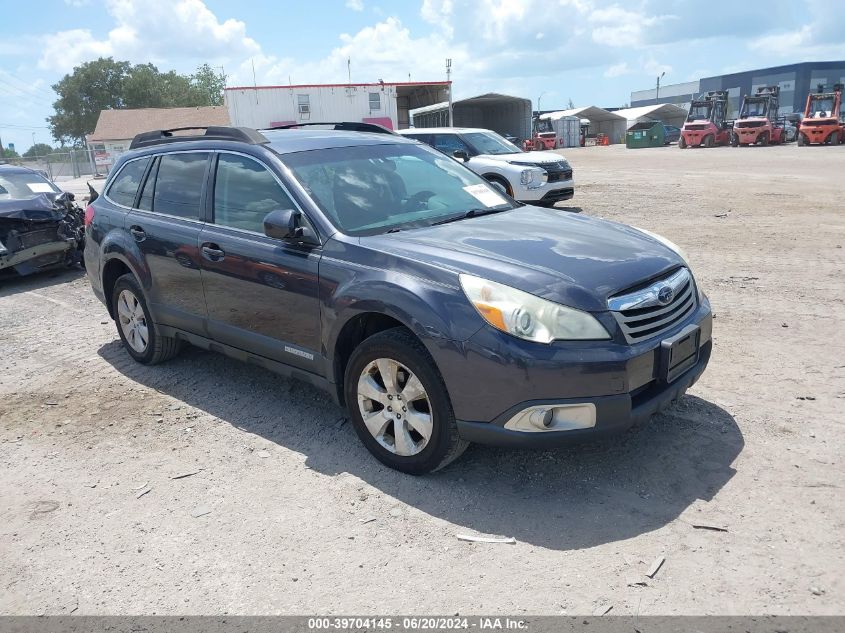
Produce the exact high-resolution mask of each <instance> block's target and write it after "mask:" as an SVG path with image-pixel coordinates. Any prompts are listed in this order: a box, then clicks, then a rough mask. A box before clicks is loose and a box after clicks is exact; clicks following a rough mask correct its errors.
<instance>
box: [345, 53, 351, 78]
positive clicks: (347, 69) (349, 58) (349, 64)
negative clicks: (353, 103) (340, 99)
mask: <svg viewBox="0 0 845 633" xmlns="http://www.w3.org/2000/svg"><path fill="white" fill-rule="evenodd" d="M346 75H347V77H348V79H349V83H350V84H351V83H352V58H351V57H347V58H346Z"/></svg>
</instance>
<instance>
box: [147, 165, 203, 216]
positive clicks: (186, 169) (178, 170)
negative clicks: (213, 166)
mask: <svg viewBox="0 0 845 633" xmlns="http://www.w3.org/2000/svg"><path fill="white" fill-rule="evenodd" d="M207 164H208V153H206V152H191V153H187V154H165V155H163V156H162V157H161V158H160V159H159V163H158V175H157V177H156V179H155V192H154V193H153V208H152V210H153V211H155V212H156V213H165V214H167V215H175V216H176V217H180V218H187V219H191V220H198V219H199V217H200V197H201V195H202V185H203V181H204V179H205V169H206V166H207Z"/></svg>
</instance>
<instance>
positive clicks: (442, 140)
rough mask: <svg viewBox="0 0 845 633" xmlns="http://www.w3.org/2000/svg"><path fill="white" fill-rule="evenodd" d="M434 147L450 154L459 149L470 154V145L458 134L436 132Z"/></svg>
mask: <svg viewBox="0 0 845 633" xmlns="http://www.w3.org/2000/svg"><path fill="white" fill-rule="evenodd" d="M434 149H438V150H440V151H441V152H443V153H444V154H448V155H449V156H451V155H452V154H453V153H454V152H456V151H457V150H461V151H464V152H466V153H467V154H470V151H469V146H468V145H467V144H466V143H464V142H463V141H462V140H461V139H460V138H459V137H458V135H457V134H435V135H434Z"/></svg>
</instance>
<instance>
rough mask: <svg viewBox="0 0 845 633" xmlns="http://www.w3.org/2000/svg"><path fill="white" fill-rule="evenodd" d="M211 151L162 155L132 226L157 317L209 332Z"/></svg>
mask: <svg viewBox="0 0 845 633" xmlns="http://www.w3.org/2000/svg"><path fill="white" fill-rule="evenodd" d="M211 156H212V154H211V152H208V151H205V152H202V151H187V152H172V153H167V154H162V155H161V156H159V157H157V158H156V159H155V160H154V162H153V164H152V165H151V166H150V169H149V170H148V173H147V177H146V180H145V182H144V186H143V188H142V190H141V194H140V199H139V201H138V205H137V208H135V209H133V210H132V212H131V213H130V214H129V215H128V216H127V218H126V228H127V230H128V232H129V234H130V236H131V237H132V239H134V240H135V242H136V243H137V247H138V249H139V251H140V253H141V257H142V260H143V265H144V267H145V268H146V272H147V273H148V275H147V276H148V279H149V287H145V288H144V291H145V293H146V295H147V304H148V306H149V308H150V311H151V312H152V313H153V316H154V318H155V321H156V322H157V323H161V324H163V325H169V326H172V327H176V328H179V329H182V330H187V331H189V332H194V333H197V334H202V335H205V319H206V308H205V295H204V293H203V287H202V277H201V275H200V264H199V260H200V257H199V249H198V243H199V242H198V241H199V235H200V231H201V230H202V225H203V223H202V221H201V217H202V216H201V201H202V199H203V193H204V188H205V183H206V180H207V176H208V169H209V163H210V161H211Z"/></svg>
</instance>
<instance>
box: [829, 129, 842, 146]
mask: <svg viewBox="0 0 845 633" xmlns="http://www.w3.org/2000/svg"><path fill="white" fill-rule="evenodd" d="M827 138H828V142H829V143H830V144H831V145H839V132H834V133H833V134H831V135H830V136H828V137H827Z"/></svg>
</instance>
